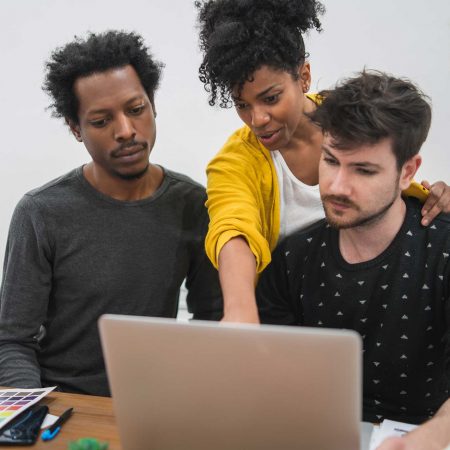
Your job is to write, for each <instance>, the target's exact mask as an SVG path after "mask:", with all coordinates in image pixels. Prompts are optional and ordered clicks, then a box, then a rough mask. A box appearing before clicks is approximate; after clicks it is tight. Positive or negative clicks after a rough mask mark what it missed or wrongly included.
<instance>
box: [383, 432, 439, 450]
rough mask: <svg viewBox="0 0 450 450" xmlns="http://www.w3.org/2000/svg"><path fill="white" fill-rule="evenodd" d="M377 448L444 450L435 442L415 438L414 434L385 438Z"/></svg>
mask: <svg viewBox="0 0 450 450" xmlns="http://www.w3.org/2000/svg"><path fill="white" fill-rule="evenodd" d="M376 450H444V449H443V447H442V446H441V445H439V444H436V443H435V442H434V443H433V442H431V439H430V440H426V439H425V440H424V439H420V438H419V439H415V438H413V436H412V435H411V436H408V435H406V436H404V437H391V438H387V439H385V440H384V441H383V442H382V443H381V445H379V446H378V447H377V448H376Z"/></svg>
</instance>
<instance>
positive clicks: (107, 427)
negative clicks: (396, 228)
mask: <svg viewBox="0 0 450 450" xmlns="http://www.w3.org/2000/svg"><path fill="white" fill-rule="evenodd" d="M39 404H40V405H41V404H43V405H47V406H48V408H49V412H50V414H53V415H55V416H60V415H61V414H62V413H63V412H64V411H65V410H66V409H68V408H73V414H72V416H71V417H70V419H69V420H68V421H67V422H66V423H65V424H64V425H63V427H62V428H61V431H60V432H59V434H58V435H57V436H56V437H55V438H54V439H52V440H51V441H47V442H43V441H42V439H41V438H40V437H39V440H38V441H37V443H36V444H35V445H33V446H32V447H22V448H30V449H33V450H44V449H45V450H56V449H58V450H66V449H68V444H69V442H71V441H76V440H78V439H80V438H83V437H92V438H96V439H98V440H100V441H101V442H108V443H109V447H108V449H109V450H121V449H122V447H121V445H120V441H119V434H118V431H117V427H116V419H115V417H114V412H113V407H112V399H111V398H108V397H94V396H91V395H78V394H65V393H62V392H50V394H48V395H47V396H45V397H44V398H43V399H42V400H41V401H40V402H39ZM19 448H21V447H16V446H5V447H4V446H1V447H0V449H2V450H3V449H10V450H13V449H14V450H18V449H19Z"/></svg>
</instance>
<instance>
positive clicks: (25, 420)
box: [0, 405, 48, 445]
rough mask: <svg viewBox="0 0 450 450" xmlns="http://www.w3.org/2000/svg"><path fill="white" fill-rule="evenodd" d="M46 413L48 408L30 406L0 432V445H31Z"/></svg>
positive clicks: (37, 434) (36, 436)
mask: <svg viewBox="0 0 450 450" xmlns="http://www.w3.org/2000/svg"><path fill="white" fill-rule="evenodd" d="M47 413H48V406H38V405H33V406H30V408H28V409H26V410H25V411H23V412H22V413H21V414H19V415H18V416H17V417H16V418H15V419H13V420H12V421H11V422H10V423H8V424H7V425H6V426H5V428H2V429H1V430H0V445H33V444H34V443H35V442H36V440H37V438H38V436H39V430H40V429H41V425H42V422H43V421H44V419H45V416H46V415H47Z"/></svg>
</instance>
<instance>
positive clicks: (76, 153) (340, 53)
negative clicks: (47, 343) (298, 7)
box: [0, 0, 450, 258]
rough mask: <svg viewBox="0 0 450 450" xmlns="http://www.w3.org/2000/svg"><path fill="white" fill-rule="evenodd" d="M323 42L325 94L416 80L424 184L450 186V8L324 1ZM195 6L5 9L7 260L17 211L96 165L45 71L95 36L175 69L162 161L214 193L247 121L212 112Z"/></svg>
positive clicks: (162, 101) (2, 235)
mask: <svg viewBox="0 0 450 450" xmlns="http://www.w3.org/2000/svg"><path fill="white" fill-rule="evenodd" d="M323 2H324V3H325V5H326V7H327V13H326V15H325V16H324V18H323V29H324V31H323V33H321V34H317V33H316V32H312V33H311V34H310V35H309V36H308V37H307V39H306V44H307V49H308V50H309V52H310V54H311V57H310V61H311V65H312V72H313V90H315V89H322V88H326V87H330V86H331V85H332V84H333V83H334V82H335V81H336V80H338V79H339V78H342V77H344V76H348V75H351V74H352V73H354V72H356V71H358V70H361V69H362V68H363V66H366V67H368V68H377V69H382V70H386V71H389V72H391V73H393V74H395V75H398V76H407V77H409V78H411V79H413V80H414V81H415V82H417V83H418V84H419V85H420V86H421V87H422V89H423V90H424V91H425V92H426V93H427V94H428V95H430V96H431V98H432V99H433V112H434V119H433V125H432V129H431V132H430V135H429V138H428V141H427V142H426V144H425V147H424V149H423V156H424V158H425V161H424V164H423V167H422V169H421V171H420V174H419V178H421V177H423V178H430V179H431V180H437V179H443V180H446V181H447V183H450V176H449V175H450V157H449V146H450V140H449V139H447V134H446V131H447V128H448V126H449V117H450V114H449V112H450V94H449V87H450V86H449V80H450V59H449V57H450V2H449V1H448V0H429V1H428V2H426V3H424V2H423V1H420V2H419V1H418V0H377V1H371V0H323ZM193 3H194V2H193V0H127V1H116V0H77V1H73V0H71V1H69V0H0V17H1V19H2V20H1V23H2V25H1V27H0V55H1V59H2V64H1V70H0V132H1V138H2V139H1V144H0V156H1V158H0V161H1V163H0V183H1V184H0V211H1V214H0V258H2V256H3V251H4V248H5V244H6V237H7V232H8V226H9V221H10V217H11V214H12V211H13V209H14V206H15V204H16V203H17V201H18V200H19V199H20V197H21V196H22V195H23V193H25V192H26V191H28V190H30V189H32V188H34V187H37V186H39V185H41V184H43V183H45V182H47V181H49V180H50V179H53V178H56V177H57V176H59V175H62V174H63V173H65V172H68V171H69V170H71V169H72V168H74V167H76V166H78V165H81V164H83V163H84V162H87V161H88V155H87V152H86V151H85V149H84V147H83V145H82V144H79V143H77V142H76V141H75V139H74V138H73V137H72V136H71V135H70V134H69V132H68V130H67V128H66V127H65V126H64V125H63V123H62V121H60V120H57V119H53V118H51V117H50V112H49V111H46V106H47V105H48V103H49V100H48V98H46V96H45V94H44V93H43V92H42V91H41V88H40V86H41V84H42V81H43V67H44V61H45V60H46V59H47V58H48V57H49V55H50V52H51V50H52V49H54V48H55V47H57V46H60V45H64V44H65V43H66V42H68V41H69V40H71V39H72V38H73V36H74V35H75V34H78V35H84V34H85V32H86V31H87V30H91V31H97V32H98V31H104V30H106V29H112V28H116V29H124V30H134V31H137V32H138V33H140V34H142V35H143V36H144V38H145V40H146V42H147V44H148V45H150V47H151V49H152V51H153V53H154V55H155V56H156V57H157V58H158V59H160V60H162V61H163V62H164V63H165V64H166V68H165V71H164V76H163V79H162V83H161V88H160V90H159V92H158V94H157V97H156V108H157V110H158V118H157V127H158V137H157V142H156V145H155V148H154V150H153V154H152V158H153V161H154V162H157V163H160V164H163V165H165V166H167V167H169V168H172V169H174V170H177V171H180V172H184V173H186V174H188V175H190V176H191V177H193V178H194V179H196V180H198V181H200V182H202V183H204V182H205V175H204V168H205V165H206V163H207V162H208V160H209V159H210V158H211V157H212V156H213V155H214V154H215V153H216V151H217V150H218V149H219V148H220V146H221V144H222V143H223V142H224V140H225V139H226V137H227V136H228V135H229V134H230V133H231V132H232V131H233V130H234V129H235V128H237V127H238V126H239V125H240V123H239V120H238V118H237V116H236V114H235V113H234V111H233V110H225V111H224V110H220V109H219V108H215V109H214V108H211V107H209V105H208V104H207V95H206V93H205V92H204V90H203V86H202V84H201V83H200V82H199V81H198V78H197V69H198V65H199V62H200V53H199V51H198V45H197V31H196V28H195V20H196V11H195V8H194V6H193Z"/></svg>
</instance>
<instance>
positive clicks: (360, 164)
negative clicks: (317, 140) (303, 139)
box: [322, 144, 382, 170]
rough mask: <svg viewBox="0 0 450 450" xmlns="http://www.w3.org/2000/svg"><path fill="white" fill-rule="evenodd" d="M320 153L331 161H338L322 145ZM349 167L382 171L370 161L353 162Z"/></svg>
mask: <svg viewBox="0 0 450 450" xmlns="http://www.w3.org/2000/svg"><path fill="white" fill-rule="evenodd" d="M322 151H323V152H324V153H326V154H327V155H328V156H331V157H332V158H333V159H336V160H338V159H337V158H336V156H334V155H333V153H331V151H330V150H329V149H328V148H327V147H326V146H325V145H324V144H322ZM349 166H353V167H370V168H372V169H379V170H381V169H382V167H381V166H380V165H379V164H375V163H372V162H370V161H358V162H353V163H350V164H349Z"/></svg>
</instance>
